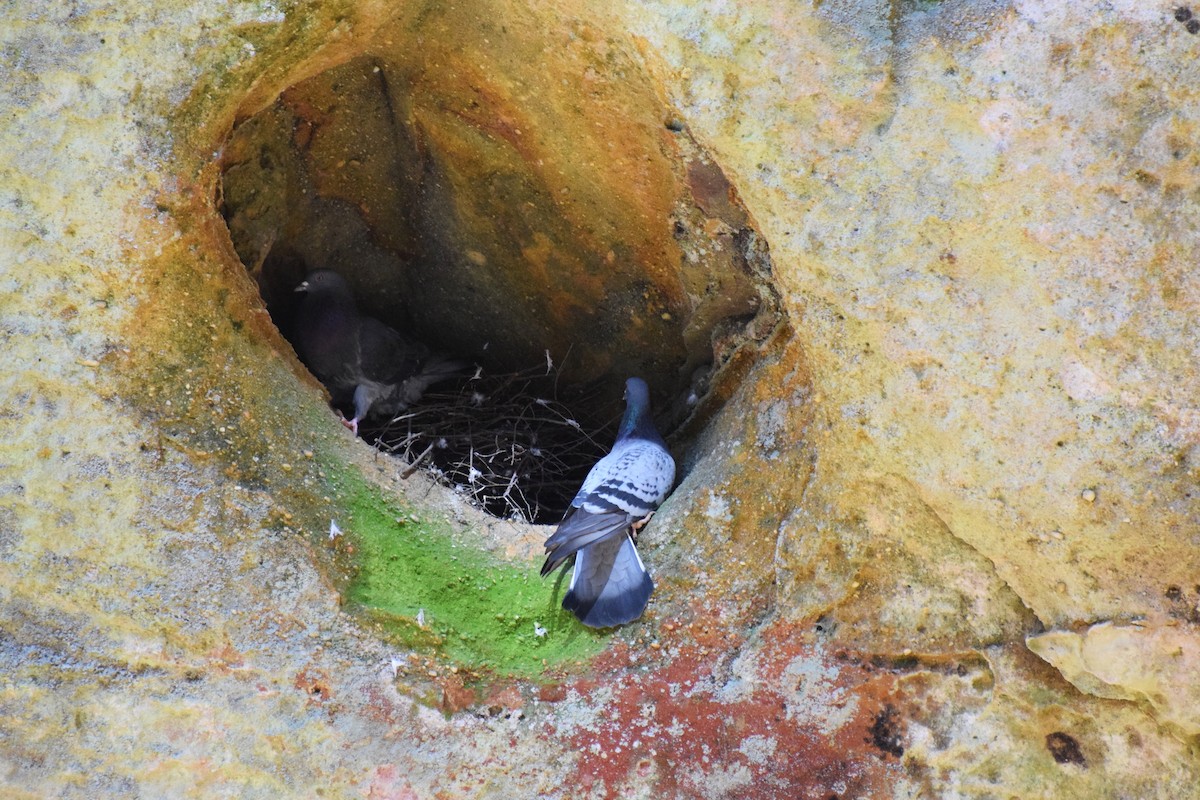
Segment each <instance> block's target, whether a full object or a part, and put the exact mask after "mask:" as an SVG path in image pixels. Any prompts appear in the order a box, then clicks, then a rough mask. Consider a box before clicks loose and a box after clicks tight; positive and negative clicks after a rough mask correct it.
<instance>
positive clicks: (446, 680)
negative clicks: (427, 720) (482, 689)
mask: <svg viewBox="0 0 1200 800" xmlns="http://www.w3.org/2000/svg"><path fill="white" fill-rule="evenodd" d="M438 684H439V685H440V686H441V687H442V700H441V706H442V710H443V711H445V712H446V713H448V714H454V713H455V712H458V711H463V710H465V709H468V708H472V707H473V706H474V705H475V704H476V703H478V702H479V693H478V692H477V691H476V690H475V689H474V687H471V686H467V685H466V683H465V682H464V681H463V679H462V678H461V677H460V676H459V675H457V674H455V673H450V674H447V675H443V676H441V677H440V678H439V679H438Z"/></svg>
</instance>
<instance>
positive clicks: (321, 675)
mask: <svg viewBox="0 0 1200 800" xmlns="http://www.w3.org/2000/svg"><path fill="white" fill-rule="evenodd" d="M292 685H293V686H295V687H296V688H297V689H299V690H300V691H302V692H304V695H305V697H307V698H308V702H309V705H314V704H315V705H322V704H324V703H327V702H329V701H330V700H331V699H332V698H333V690H332V688H331V687H330V685H329V676H328V675H327V674H326V673H325V672H324V671H323V670H319V669H304V670H301V671H300V672H298V673H297V674H296V680H295V681H293V682H292Z"/></svg>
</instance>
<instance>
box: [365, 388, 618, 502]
mask: <svg viewBox="0 0 1200 800" xmlns="http://www.w3.org/2000/svg"><path fill="white" fill-rule="evenodd" d="M598 388H599V387H590V388H580V387H578V386H572V387H571V388H570V390H569V391H560V389H559V386H558V374H557V373H556V372H555V371H553V370H550V369H547V367H546V366H540V367H538V368H537V369H532V370H526V371H524V372H516V373H509V374H504V375H493V374H486V373H482V372H476V374H475V375H474V376H472V377H470V378H466V379H464V380H461V381H458V382H445V383H441V384H438V385H435V386H433V387H431V388H430V389H429V390H428V391H427V392H426V393H425V395H424V397H422V398H421V402H420V403H419V404H418V405H415V406H413V407H411V408H409V409H407V410H406V411H404V412H402V413H401V414H400V415H398V416H397V417H395V418H394V419H392V420H390V421H389V422H387V423H386V424H385V425H383V426H381V427H379V428H373V429H371V430H364V434H365V435H366V436H367V438H368V440H369V441H374V442H375V445H376V447H378V448H379V449H380V450H382V451H384V452H387V453H391V454H392V455H395V456H397V457H399V458H402V459H403V460H404V461H406V462H408V464H409V465H410V470H414V469H423V470H425V471H426V472H428V473H429V474H431V475H432V476H433V477H434V478H435V479H436V480H437V481H439V482H440V483H443V484H444V485H446V486H449V487H451V488H453V489H455V490H456V491H458V492H461V493H463V494H465V495H467V496H468V497H470V498H471V499H472V501H473V502H474V503H475V504H476V505H478V506H479V507H480V508H483V509H484V510H485V511H488V512H489V513H491V514H493V515H495V516H498V517H502V518H505V519H518V520H522V521H525V522H534V523H539V524H548V523H554V522H558V521H559V520H561V519H562V516H563V513H564V512H565V511H566V509H567V508H568V506H569V505H570V503H571V500H572V498H574V496H575V492H576V491H578V489H579V486H580V484H582V483H583V479H584V477H586V476H587V473H588V470H589V469H591V468H592V465H593V464H595V463H596V461H597V460H599V459H600V458H602V457H603V456H604V455H605V453H607V452H608V449H609V446H610V445H611V443H612V437H613V436H614V435H615V433H616V421H617V418H616V416H611V417H606V418H604V419H602V420H600V421H599V422H597V420H596V419H595V409H596V408H597V406H598V405H600V397H599V394H600V393H599V391H598ZM612 410H613V409H609V408H606V409H605V411H606V412H608V411H612Z"/></svg>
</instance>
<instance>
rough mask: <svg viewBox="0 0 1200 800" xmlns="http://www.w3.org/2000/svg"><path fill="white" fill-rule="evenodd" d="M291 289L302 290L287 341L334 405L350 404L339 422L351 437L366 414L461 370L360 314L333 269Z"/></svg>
mask: <svg viewBox="0 0 1200 800" xmlns="http://www.w3.org/2000/svg"><path fill="white" fill-rule="evenodd" d="M296 291H297V292H304V299H303V301H301V303H300V309H299V311H298V312H297V315H296V324H295V334H294V335H293V337H292V339H293V343H294V344H295V346H296V352H297V353H298V354H299V356H300V360H301V361H303V362H304V365H305V366H306V367H308V369H309V370H310V371H311V372H312V374H313V375H315V376H316V377H317V379H318V380H320V381H321V383H323V384H325V388H326V389H328V390H329V395H330V397H331V398H332V399H333V402H334V405H338V406H342V405H348V404H351V403H352V404H353V405H354V417H353V419H349V420H347V419H343V420H342V424H343V425H345V426H346V427H347V428H349V429H350V430H352V431H354V433H356V434H357V433H358V424H359V423H360V422H362V421H363V420H364V419H365V418H366V417H367V416H368V415H372V416H384V415H389V414H395V413H397V412H398V411H402V410H403V409H405V408H408V406H409V405H411V404H413V403H415V402H417V401H418V400H420V399H421V395H423V394H424V393H425V390H426V389H428V388H429V387H430V386H431V385H432V384H434V383H437V382H438V381H441V380H445V379H447V378H452V377H454V376H456V375H459V374H461V373H462V371H463V369H464V368H465V366H466V365H465V364H464V363H463V362H461V361H455V360H452V359H449V358H446V357H444V356H440V355H436V354H432V355H431V354H430V352H429V348H428V347H426V346H425V345H424V344H422V343H420V342H418V341H415V340H412V339H409V338H407V337H406V336H404V335H402V334H401V333H400V332H399V331H396V330H393V329H392V328H389V327H388V326H387V325H385V324H383V323H382V322H380V321H379V320H377V319H375V318H374V317H368V316H366V315H364V314H360V313H359V312H358V307H357V305H355V302H354V295H353V294H352V293H351V291H350V287H349V285H348V284H347V283H346V281H345V279H344V278H342V276H341V275H339V274H337V273H336V272H334V271H333V270H329V269H319V270H316V271H314V272H310V273H309V275H308V278H307V279H306V280H305V281H304V282H303V283H301V284H300V285H299V286H297V287H296Z"/></svg>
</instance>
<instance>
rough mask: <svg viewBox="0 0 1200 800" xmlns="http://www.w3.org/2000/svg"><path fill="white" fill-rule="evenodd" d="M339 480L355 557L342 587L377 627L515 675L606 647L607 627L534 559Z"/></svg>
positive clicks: (404, 641) (388, 635)
mask: <svg viewBox="0 0 1200 800" xmlns="http://www.w3.org/2000/svg"><path fill="white" fill-rule="evenodd" d="M341 489H342V492H341V494H342V497H343V499H344V500H345V501H347V504H348V507H349V508H350V510H351V513H352V517H351V521H350V525H349V526H347V527H348V530H347V535H349V536H351V537H353V541H354V546H355V549H356V552H355V556H356V559H357V564H356V572H357V574H356V577H355V578H354V579H352V581H351V582H350V585H349V586H348V587H347V588H346V590H345V597H346V600H347V605H348V607H349V609H350V610H351V611H353V612H355V613H358V614H360V615H362V616H363V617H364V618H365V619H366V620H367V621H368V623H369V624H370V625H371V627H372V629H373V630H374V632H375V633H376V634H378V635H380V636H382V637H383V638H385V639H389V640H392V641H395V642H396V643H397V644H400V645H403V646H405V647H412V648H416V649H424V648H429V649H431V650H435V651H436V652H438V653H439V654H440V655H442V656H443V657H445V658H447V659H448V660H450V661H453V662H455V663H457V664H461V665H463V666H465V667H468V668H471V669H475V670H481V671H488V672H492V673H495V674H502V675H515V676H521V677H533V676H536V675H539V674H541V673H542V672H543V671H544V670H546V669H549V668H552V667H554V666H556V665H561V664H564V663H567V662H575V661H581V660H585V659H589V658H591V657H592V656H593V655H595V654H597V653H598V652H600V651H601V650H602V649H603V648H604V646H605V643H606V641H607V639H608V637H609V634H607V633H597V632H596V631H593V630H591V629H588V628H585V627H583V626H582V625H580V624H579V622H578V621H577V620H576V619H575V618H574V617H573V616H571V614H569V613H568V612H566V611H563V609H562V608H561V606H560V605H559V600H560V597H561V595H560V594H558V593H556V582H555V581H554V580H551V579H546V580H543V579H542V578H540V577H539V576H538V572H537V567H536V565H534V564H516V565H514V564H507V563H505V562H503V561H501V560H500V559H498V558H497V557H495V556H494V555H492V554H491V553H489V552H486V551H484V550H482V549H480V548H479V547H478V546H473V545H472V543H471V542H470V541H469V540H468V539H467V537H464V536H462V535H461V534H457V533H455V532H453V531H452V530H451V528H450V526H449V525H448V524H447V523H440V522H435V521H429V520H425V519H417V518H414V517H412V516H411V515H410V514H408V513H405V512H404V511H403V510H402V509H400V508H398V507H396V506H394V505H393V504H391V503H389V502H388V501H387V500H386V499H385V498H384V497H383V496H382V495H381V493H380V492H379V491H378V490H377V489H375V488H374V487H371V486H370V485H368V484H366V483H365V482H361V481H358V480H354V479H349V480H347V484H344V485H343V486H342V487H341ZM397 520H399V522H398V521H397ZM559 591H561V587H560V588H559Z"/></svg>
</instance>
